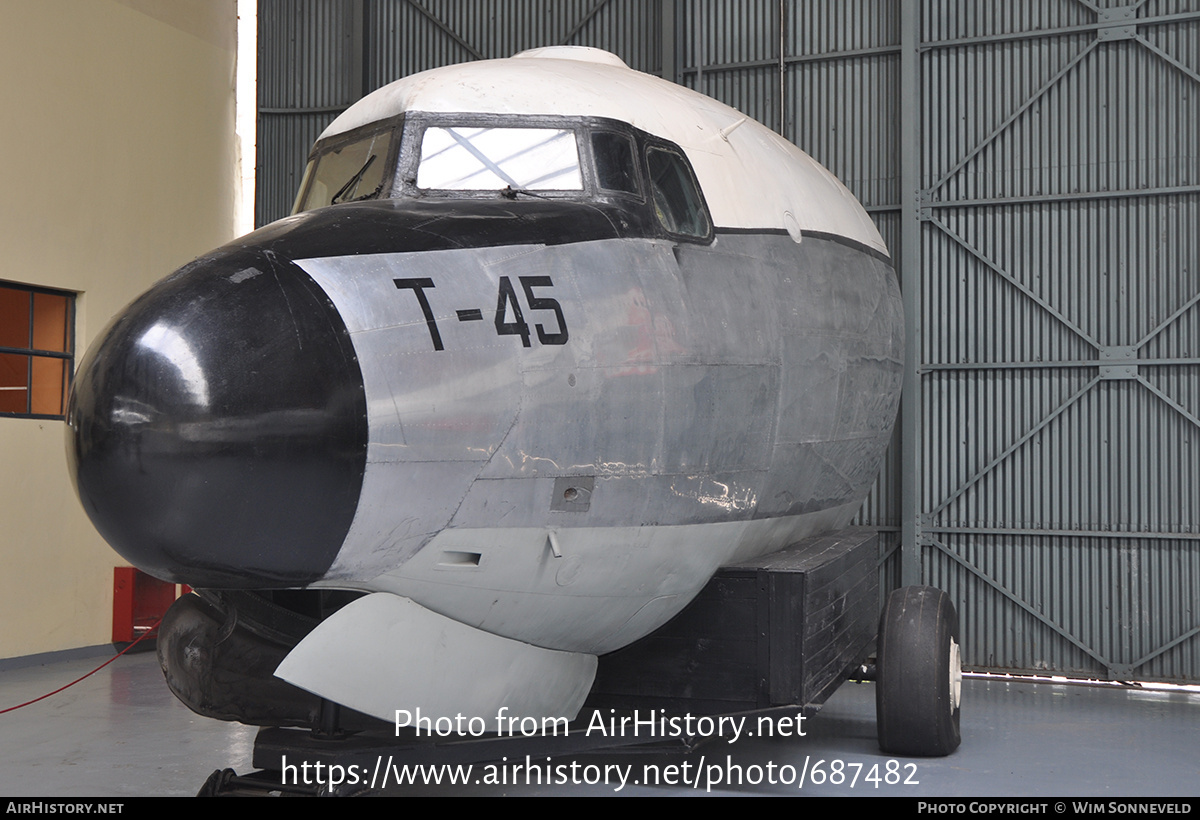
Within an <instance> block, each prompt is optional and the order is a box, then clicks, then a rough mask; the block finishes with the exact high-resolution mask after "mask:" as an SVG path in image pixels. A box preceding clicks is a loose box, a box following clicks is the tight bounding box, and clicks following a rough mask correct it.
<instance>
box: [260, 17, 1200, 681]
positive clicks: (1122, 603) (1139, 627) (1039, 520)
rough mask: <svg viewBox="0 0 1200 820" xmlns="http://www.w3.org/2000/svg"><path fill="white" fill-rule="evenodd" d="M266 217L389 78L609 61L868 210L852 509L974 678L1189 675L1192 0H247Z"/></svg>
mask: <svg viewBox="0 0 1200 820" xmlns="http://www.w3.org/2000/svg"><path fill="white" fill-rule="evenodd" d="M259 15H260V16H259V21H260V22H259V27H260V58H259V72H260V92H259V100H260V107H261V110H260V135H259V146H260V148H259V152H260V161H259V166H260V168H259V170H260V181H259V203H258V215H259V221H260V223H262V222H265V221H269V220H271V219H274V218H277V217H279V216H282V215H284V214H285V213H286V212H287V211H288V210H289V209H290V205H291V196H292V194H293V192H294V189H295V185H296V182H297V181H298V175H299V173H300V171H301V170H302V166H303V160H304V156H305V155H306V153H307V150H308V147H309V146H310V145H311V143H312V141H313V140H314V139H315V137H316V135H317V134H318V133H319V131H320V130H321V128H323V127H324V125H325V124H326V123H327V122H329V120H331V119H332V118H333V116H335V115H336V113H337V112H338V111H340V110H342V108H344V107H345V106H346V105H348V104H349V103H350V102H352V101H353V100H354V99H357V98H358V97H359V96H361V95H362V94H363V93H366V92H367V91H369V90H371V89H373V88H376V87H378V86H380V85H383V84H385V83H386V82H388V81H390V80H392V79H394V78H396V77H399V76H403V75H405V74H409V73H412V72H415V71H418V70H422V69H425V68H432V67H435V66H438V65H444V64H448V63H453V62H460V61H463V60H470V59H480V58H485V57H503V56H509V55H510V54H512V53H514V52H516V51H519V50H521V49H524V48H530V47H534V46H541V45H551V44H561V43H569V44H575V45H591V46H597V47H599V48H606V49H608V50H610V51H614V52H616V53H618V54H619V55H621V57H622V58H623V59H624V60H625V61H626V62H627V63H629V64H630V65H631V66H633V67H635V68H638V69H640V70H643V71H648V72H651V73H656V74H661V75H663V76H667V77H669V78H671V79H674V80H676V81H677V82H681V83H683V84H685V85H688V86H691V87H693V88H697V89H699V90H702V91H704V92H705V93H707V94H710V95H711V96H714V97H717V98H719V99H722V100H723V101H725V102H727V103H729V104H730V105H733V106H735V107H738V108H740V109H742V110H744V111H746V112H747V113H749V114H751V115H752V116H754V117H756V118H757V119H759V120H761V121H763V122H765V123H767V124H768V125H770V126H771V127H773V128H776V129H777V130H780V131H781V132H782V133H783V134H784V135H785V136H787V137H788V138H789V139H791V140H793V141H794V142H796V143H797V144H798V145H800V146H801V147H802V148H804V149H805V150H807V151H808V152H809V153H811V154H812V155H813V156H814V157H816V158H817V159H818V160H819V161H821V162H822V163H824V164H825V165H827V166H828V167H829V168H830V169H831V170H832V171H833V172H834V173H835V174H837V175H838V176H839V177H840V178H841V179H842V180H843V181H844V182H845V183H846V184H847V185H848V186H849V187H850V189H851V190H852V191H853V192H854V193H855V194H856V195H857V196H858V197H859V198H860V199H861V200H862V201H863V203H864V204H865V205H866V206H867V208H868V210H869V211H870V212H871V214H872V216H873V217H874V218H875V219H876V220H877V223H878V224H879V226H880V230H881V232H882V233H883V236H884V238H885V240H886V241H887V242H888V244H889V246H890V247H891V248H892V251H893V257H894V259H895V261H896V264H897V270H898V271H899V273H900V276H901V282H902V286H903V289H904V292H905V299H906V302H907V310H908V332H909V343H910V355H909V365H908V373H907V377H906V393H905V400H904V408H903V417H902V419H901V423H900V425H899V428H898V431H897V440H896V443H895V444H894V446H893V448H892V452H891V453H890V455H889V459H888V463H887V466H886V468H885V471H884V475H883V477H882V478H881V481H880V483H879V484H878V485H877V487H876V488H875V490H874V491H873V492H872V495H871V497H870V499H869V500H868V502H867V505H866V506H865V507H864V510H863V513H862V515H861V516H860V520H861V521H862V522H863V523H867V524H872V525H875V526H879V527H881V528H882V529H883V531H884V532H885V534H886V535H887V538H886V539H885V542H886V544H885V550H884V553H883V554H882V555H881V571H882V572H883V576H882V577H883V579H884V583H885V585H886V586H895V585H897V584H899V583H901V582H903V583H917V582H921V583H930V584H934V585H937V586H940V587H942V588H944V589H947V590H949V591H950V593H951V595H952V596H953V598H954V601H955V603H956V605H957V606H958V608H959V613H960V618H961V621H962V627H963V636H962V638H963V649H964V653H965V655H964V661H965V663H966V665H967V666H968V667H969V668H972V669H989V670H998V671H1006V672H1041V673H1056V674H1067V675H1073V676H1082V677H1093V678H1103V679H1143V680H1166V681H1176V682H1180V681H1192V682H1194V681H1200V0H1136V1H1135V2H1123V0H1013V1H1012V2H1007V3H994V2H988V1H987V0H970V1H969V2H963V1H962V0H912V1H911V2H901V0H809V1H807V2H788V1H787V0H744V1H738V2H734V0H729V2H711V0H709V1H708V2H698V1H697V0H675V1H674V2H672V0H661V1H660V2H633V1H632V0H571V2H552V0H511V1H510V2H505V1H503V0H480V1H479V2H472V3H459V2H451V1H450V0H341V1H340V2H328V1H326V0H308V2H297V0H286V2H284V1H282V0H260V11H259Z"/></svg>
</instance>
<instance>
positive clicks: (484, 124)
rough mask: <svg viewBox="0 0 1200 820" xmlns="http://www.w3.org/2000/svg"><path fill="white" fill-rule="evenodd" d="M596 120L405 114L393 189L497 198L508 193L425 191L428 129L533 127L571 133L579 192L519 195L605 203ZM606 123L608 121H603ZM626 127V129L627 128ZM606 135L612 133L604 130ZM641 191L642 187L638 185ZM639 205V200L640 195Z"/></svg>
mask: <svg viewBox="0 0 1200 820" xmlns="http://www.w3.org/2000/svg"><path fill="white" fill-rule="evenodd" d="M597 119H598V118H585V117H563V116H552V115H528V114H520V115H513V114H459V113H453V114H443V113H428V112H418V111H409V112H408V114H407V118H406V122H405V129H404V139H403V144H402V146H401V150H400V159H399V162H398V163H397V167H396V178H395V180H394V181H393V183H392V190H393V191H394V192H395V194H394V196H397V197H413V198H431V199H494V198H495V197H496V196H497V195H498V194H502V195H508V194H504V189H496V188H467V189H461V188H421V187H418V185H417V173H418V170H419V165H420V159H421V145H422V143H423V142H424V139H425V131H426V129H428V128H448V127H455V128H531V129H554V130H560V131H570V132H572V133H573V134H574V137H575V146H576V149H577V150H578V152H579V171H580V176H581V178H582V187H580V188H545V189H543V188H538V189H535V190H528V191H525V190H522V189H516V191H514V194H515V195H516V196H521V195H525V196H529V197H535V198H541V199H565V200H577V201H594V200H596V199H598V198H599V199H603V198H604V195H606V194H608V193H609V192H608V191H604V192H603V193H602V192H601V189H600V188H599V185H598V182H597V180H596V168H595V158H594V156H593V154H592V148H591V138H590V137H591V133H592V131H593V130H594V128H593V126H592V122H593V121H595V120H597ZM605 122H607V121H605ZM626 128H628V126H626ZM605 130H613V129H611V128H605ZM639 187H640V184H639ZM638 199H639V201H640V200H641V197H640V191H639V197H638Z"/></svg>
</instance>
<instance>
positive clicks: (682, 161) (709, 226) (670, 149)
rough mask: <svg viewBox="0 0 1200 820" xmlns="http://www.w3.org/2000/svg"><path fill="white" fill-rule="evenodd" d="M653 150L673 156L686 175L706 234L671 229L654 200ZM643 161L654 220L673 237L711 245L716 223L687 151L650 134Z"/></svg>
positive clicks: (643, 148)
mask: <svg viewBox="0 0 1200 820" xmlns="http://www.w3.org/2000/svg"><path fill="white" fill-rule="evenodd" d="M653 152H659V153H662V154H666V155H669V156H671V157H673V158H674V159H675V160H676V162H677V165H678V168H679V169H680V170H682V172H683V174H684V175H685V177H686V182H688V183H689V188H690V192H691V193H692V194H694V195H695V203H694V205H695V212H694V213H695V214H696V215H698V216H700V217H702V218H703V220H704V225H705V230H704V232H703V233H689V232H686V231H678V230H674V229H672V227H671V226H670V225H669V224H667V221H666V218H665V216H664V215H663V214H660V213H658V212H657V211H658V207H657V204H656V203H655V190H656V188H657V185H656V183H655V181H654V175H653V173H652V172H651V170H650V155H651V153H653ZM641 156H642V162H643V163H644V164H645V166H646V167H645V174H646V183H645V184H646V187H647V188H648V189H649V191H648V192H649V195H650V207H651V210H654V211H655V221H656V222H657V223H658V225H659V227H660V228H662V230H663V231H664V232H665V233H666V234H667V235H668V236H670V237H671V238H672V239H677V240H682V241H687V242H697V243H700V244H708V243H709V242H711V241H712V239H713V237H714V236H715V230H716V228H715V226H714V224H713V218H712V210H711V209H710V208H709V207H708V201H707V200H706V199H705V197H704V187H703V186H701V185H700V180H699V179H697V177H696V169H694V168H693V167H692V163H691V162H690V161H689V160H688V157H687V153H686V152H685V151H684V150H683V149H682V148H680V147H679V146H678V145H676V144H675V143H673V142H669V141H667V140H664V139H660V138H658V137H651V138H649V139H647V140H646V142H645V144H644V145H643V146H642V151H641Z"/></svg>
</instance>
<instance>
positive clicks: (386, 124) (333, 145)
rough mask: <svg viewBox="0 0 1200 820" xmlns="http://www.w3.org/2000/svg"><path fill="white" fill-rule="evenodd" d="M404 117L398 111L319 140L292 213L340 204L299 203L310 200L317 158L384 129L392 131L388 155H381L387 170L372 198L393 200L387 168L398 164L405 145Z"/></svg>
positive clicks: (306, 164)
mask: <svg viewBox="0 0 1200 820" xmlns="http://www.w3.org/2000/svg"><path fill="white" fill-rule="evenodd" d="M405 118H406V115H405V114H399V115H397V116H395V117H391V118H389V119H386V120H380V121H377V122H372V123H368V124H367V125H362V126H359V127H358V128H352V129H350V130H349V131H346V132H345V133H343V134H338V135H337V136H335V137H331V138H330V139H328V140H320V141H318V142H317V144H316V145H314V146H313V150H312V151H311V152H310V153H309V155H308V160H307V161H306V162H305V164H304V175H303V176H302V177H301V179H300V188H299V190H298V191H297V192H296V199H295V201H294V202H293V204H292V214H293V215H294V214H298V213H303V212H304V211H311V210H315V209H316V208H323V207H328V206H329V205H330V204H341V203H328V204H326V205H316V206H313V207H311V208H305V209H304V210H303V211H302V210H300V206H301V205H302V204H303V203H304V202H305V201H307V199H308V196H309V193H310V189H311V188H312V185H313V171H314V170H315V169H316V166H317V163H318V161H319V160H320V159H321V157H323V156H325V155H326V154H331V153H333V152H335V151H340V150H341V149H343V148H345V147H346V146H347V145H352V144H354V143H356V142H358V141H360V140H362V139H364V138H366V137H369V136H372V135H375V134H383V133H385V132H390V133H391V140H390V142H389V143H388V151H387V155H386V156H384V157H382V158H381V161H382V163H383V164H382V165H381V166H380V167H381V168H383V169H384V173H383V175H382V177H381V179H380V189H379V194H378V196H375V197H372V198H373V199H391V198H392V190H393V186H394V184H395V174H390V173H388V170H389V169H394V168H395V167H396V160H397V157H398V156H399V155H400V152H401V150H402V148H403V142H404V139H405V136H404V121H405Z"/></svg>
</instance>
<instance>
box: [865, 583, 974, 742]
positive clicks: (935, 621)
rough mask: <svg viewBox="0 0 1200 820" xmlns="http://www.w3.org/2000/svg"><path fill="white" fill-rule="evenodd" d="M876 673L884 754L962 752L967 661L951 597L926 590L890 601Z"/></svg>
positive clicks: (901, 592)
mask: <svg viewBox="0 0 1200 820" xmlns="http://www.w3.org/2000/svg"><path fill="white" fill-rule="evenodd" d="M876 668H877V673H876V674H877V677H876V682H875V715H876V722H877V726H878V735H879V748H881V749H882V750H883V751H884V752H887V753H888V754H897V755H910V756H921V757H933V756H940V755H948V754H950V753H951V752H953V751H954V750H955V749H957V748H958V744H959V742H960V741H961V739H962V738H961V735H960V733H959V713H960V702H961V700H962V660H961V655H960V652H959V645H958V614H957V613H956V612H955V611H954V605H953V604H952V603H950V596H948V595H947V594H946V593H945V592H943V591H942V590H940V589H936V588H934V587H923V586H912V587H903V588H901V589H897V590H896V591H894V592H893V593H892V594H891V595H889V596H888V599H887V604H886V605H885V606H884V608H883V615H882V616H881V617H880V619H879V645H878V651H877V662H876Z"/></svg>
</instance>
